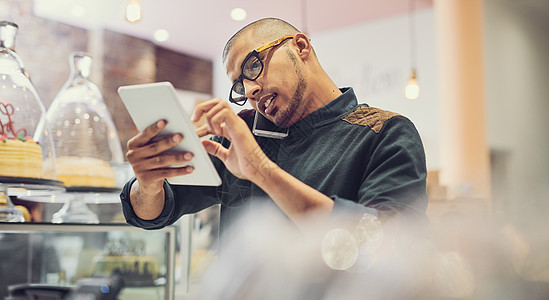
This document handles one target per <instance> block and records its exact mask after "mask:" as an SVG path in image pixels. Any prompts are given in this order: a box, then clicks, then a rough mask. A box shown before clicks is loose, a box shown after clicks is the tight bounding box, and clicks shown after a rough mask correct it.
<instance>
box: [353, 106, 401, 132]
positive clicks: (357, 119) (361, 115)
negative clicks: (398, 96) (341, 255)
mask: <svg viewBox="0 0 549 300" xmlns="http://www.w3.org/2000/svg"><path fill="white" fill-rule="evenodd" d="M395 117H402V118H397V119H406V118H405V117H403V116H402V115H400V114H398V113H395V112H392V111H388V110H383V109H380V108H376V107H370V106H367V105H359V106H357V107H356V108H355V109H354V110H352V111H351V112H349V113H348V114H347V115H345V116H344V117H343V121H346V122H347V123H349V124H353V125H361V126H367V127H369V128H370V129H371V130H373V131H374V132H375V133H379V132H380V131H381V129H382V128H383V125H385V124H386V123H387V121H389V120H391V119H394V118H395Z"/></svg>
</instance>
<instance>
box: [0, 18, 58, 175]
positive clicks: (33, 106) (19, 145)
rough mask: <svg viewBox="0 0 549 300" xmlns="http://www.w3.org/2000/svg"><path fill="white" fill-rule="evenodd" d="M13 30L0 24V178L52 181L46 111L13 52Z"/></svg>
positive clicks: (14, 35) (12, 25) (6, 23)
mask: <svg viewBox="0 0 549 300" xmlns="http://www.w3.org/2000/svg"><path fill="white" fill-rule="evenodd" d="M17 31H18V26H17V25H16V24H14V23H11V22H7V21H0V176H8V177H31V178H42V179H44V178H45V179H55V167H54V165H53V164H51V161H52V158H53V157H54V156H55V154H54V149H53V146H52V145H53V144H52V140H51V137H50V135H49V133H48V130H47V128H46V127H45V126H44V125H45V117H46V110H45V108H44V105H43V103H42V101H41V100H40V97H39V96H38V93H37V91H36V88H35V87H34V85H33V83H32V82H31V80H30V76H29V74H28V73H27V72H26V71H25V67H24V64H23V61H22V60H21V58H20V57H19V56H18V54H17V53H16V52H15V37H16V35H17ZM48 162H50V163H48Z"/></svg>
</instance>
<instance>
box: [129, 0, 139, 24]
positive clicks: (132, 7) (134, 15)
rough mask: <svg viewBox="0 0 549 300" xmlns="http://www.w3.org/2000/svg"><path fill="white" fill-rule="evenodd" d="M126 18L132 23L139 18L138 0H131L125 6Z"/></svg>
mask: <svg viewBox="0 0 549 300" xmlns="http://www.w3.org/2000/svg"><path fill="white" fill-rule="evenodd" d="M126 20H128V21H129V22H132V23H135V22H137V21H139V20H141V4H139V0H131V1H130V3H128V5H127V6H126Z"/></svg>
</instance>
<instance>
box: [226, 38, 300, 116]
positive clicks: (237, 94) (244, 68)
mask: <svg viewBox="0 0 549 300" xmlns="http://www.w3.org/2000/svg"><path fill="white" fill-rule="evenodd" d="M293 37H294V36H293V35H288V36H285V37H281V38H279V39H278V40H276V41H274V42H270V43H268V44H266V45H263V46H261V47H259V48H257V49H255V50H253V51H252V52H250V53H249V54H248V55H247V56H246V58H245V59H244V61H243V62H242V65H241V67H240V68H241V73H240V76H238V79H237V80H236V81H235V82H234V83H233V86H232V87H231V92H230V93H229V101H230V102H232V103H234V104H237V105H240V106H242V105H244V104H245V103H246V100H248V98H247V97H246V90H245V89H244V83H243V82H242V80H244V79H248V80H251V81H254V80H256V79H257V78H258V77H259V75H261V72H263V67H264V65H263V62H262V61H261V59H260V58H259V53H261V52H263V51H265V50H267V49H270V48H273V47H276V46H278V45H280V44H282V42H284V41H285V40H288V39H291V38H293Z"/></svg>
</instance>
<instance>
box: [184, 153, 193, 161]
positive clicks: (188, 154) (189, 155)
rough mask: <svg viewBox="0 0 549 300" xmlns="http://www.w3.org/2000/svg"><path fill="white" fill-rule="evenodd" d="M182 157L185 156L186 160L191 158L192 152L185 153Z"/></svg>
mask: <svg viewBox="0 0 549 300" xmlns="http://www.w3.org/2000/svg"><path fill="white" fill-rule="evenodd" d="M183 158H185V159H186V160H191V159H193V154H192V153H189V152H187V153H185V155H183Z"/></svg>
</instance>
